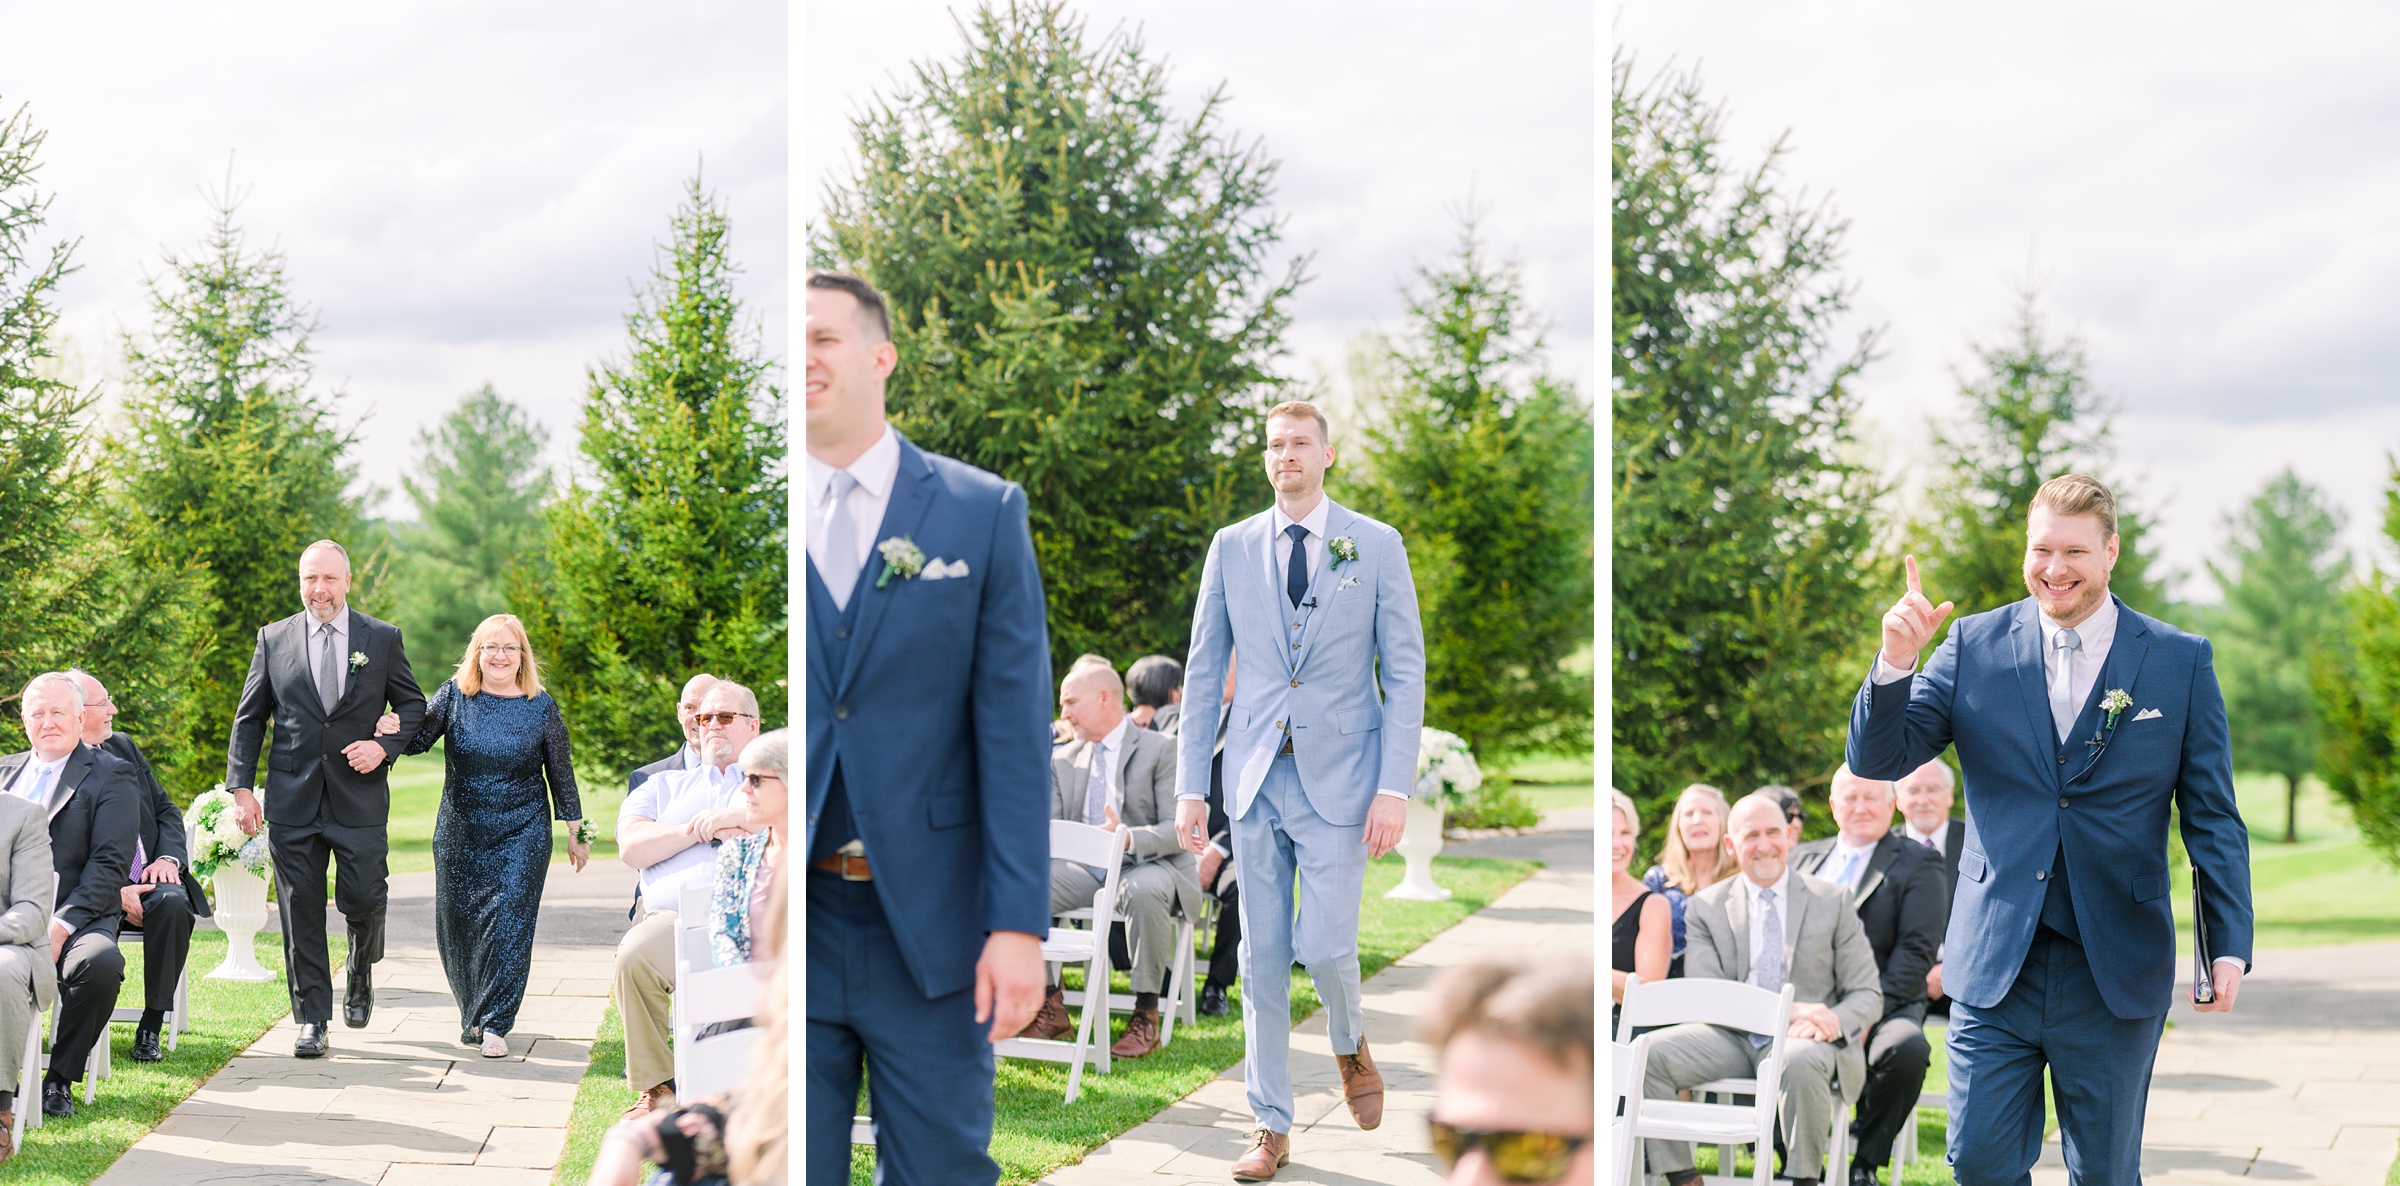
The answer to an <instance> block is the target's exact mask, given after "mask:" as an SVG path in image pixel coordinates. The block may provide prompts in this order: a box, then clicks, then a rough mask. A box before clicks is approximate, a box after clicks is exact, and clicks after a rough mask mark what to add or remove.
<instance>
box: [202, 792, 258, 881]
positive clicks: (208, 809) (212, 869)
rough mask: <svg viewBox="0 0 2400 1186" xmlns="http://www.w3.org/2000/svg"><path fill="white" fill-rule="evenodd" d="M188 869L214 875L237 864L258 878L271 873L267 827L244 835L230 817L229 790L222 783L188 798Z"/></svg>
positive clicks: (231, 807) (231, 808) (231, 804)
mask: <svg viewBox="0 0 2400 1186" xmlns="http://www.w3.org/2000/svg"><path fill="white" fill-rule="evenodd" d="M192 841H193V843H192V872H194V873H197V874H199V875H200V876H202V877H214V876H216V873H217V870H219V869H221V868H224V867H225V866H226V865H229V864H230V865H240V866H241V867H242V868H244V869H247V870H249V871H250V872H251V873H252V874H255V875H256V876H257V877H259V878H260V879H261V880H271V879H272V878H273V877H274V875H275V858H274V856H273V854H272V853H270V852H269V850H268V848H267V830H266V829H265V828H260V829H259V830H258V835H256V836H245V835H243V834H242V828H241V825H240V824H238V823H236V822H234V818H233V792H231V791H228V790H226V789H225V784H224V783H218V784H217V785H216V786H214V787H211V788H209V789H208V790H206V791H203V792H201V794H200V797H199V798H197V799H194V800H192Z"/></svg>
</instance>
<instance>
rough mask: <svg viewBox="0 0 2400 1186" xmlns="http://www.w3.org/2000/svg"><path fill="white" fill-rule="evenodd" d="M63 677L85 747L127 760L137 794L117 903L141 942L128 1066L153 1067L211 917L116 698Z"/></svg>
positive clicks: (167, 806)
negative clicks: (199, 935)
mask: <svg viewBox="0 0 2400 1186" xmlns="http://www.w3.org/2000/svg"><path fill="white" fill-rule="evenodd" d="M68 674H69V675H72V676H74V677H75V682H76V684H77V685H79V686H81V687H82V688H83V743H84V744H85V745H88V746H91V747H93V748H95V749H98V750H101V751H103V752H106V753H109V754H113V755H115V756H116V758H117V760H118V761H120V762H123V763H125V767H126V769H128V770H129V771H131V772H132V774H133V780H134V786H135V787H136V788H137V790H138V792H139V794H138V800H139V802H140V804H141V828H140V831H138V832H136V833H135V835H134V840H133V865H132V866H131V871H132V877H131V881H130V884H127V885H126V886H124V887H123V888H122V889H120V890H119V891H118V893H117V899H118V906H119V908H120V909H122V910H123V911H124V915H125V921H124V927H125V929H127V930H131V931H135V932H137V933H139V934H140V935H141V937H142V1017H141V1020H140V1021H139V1022H138V1023H136V1024H135V1026H134V1030H133V1061H135V1062H157V1061H159V1060H160V1059H162V1058H165V1057H166V1052H165V1051H163V1050H161V1049H159V1045H158V1033H159V1029H160V1027H161V1026H163V1025H164V1024H165V1022H166V1017H167V1013H168V1012H169V1011H170V1010H172V1009H174V1008H175V985H176V984H177V983H178V982H179V981H180V980H181V979H182V977H183V966H184V964H185V963H186V962H187V961H189V960H190V959H191V955H192V927H193V925H194V922H193V920H194V919H195V918H207V917H209V915H210V913H211V912H210V910H209V906H208V895H207V893H205V892H203V891H202V890H201V888H200V878H199V877H198V876H196V875H194V874H193V873H192V872H191V868H190V861H189V859H188V857H189V853H188V852H187V851H186V849H185V840H184V835H183V812H182V811H180V810H178V809H177V808H176V806H175V801H174V800H173V799H170V798H168V797H167V788H165V787H163V786H160V785H159V782H158V775H157V774H156V773H155V772H154V771H152V770H151V769H150V759H149V757H148V756H147V755H145V754H143V753H142V747H141V746H140V745H138V744H135V742H134V740H133V738H132V737H131V736H128V735H127V734H125V733H124V732H122V731H120V730H118V729H117V728H116V727H115V725H114V723H113V722H114V721H115V720H116V716H117V705H116V701H114V700H111V699H110V698H109V695H108V689H107V688H105V687H102V686H101V684H100V681H99V680H97V679H95V678H93V677H92V675H91V673H90V672H86V671H71V672H68Z"/></svg>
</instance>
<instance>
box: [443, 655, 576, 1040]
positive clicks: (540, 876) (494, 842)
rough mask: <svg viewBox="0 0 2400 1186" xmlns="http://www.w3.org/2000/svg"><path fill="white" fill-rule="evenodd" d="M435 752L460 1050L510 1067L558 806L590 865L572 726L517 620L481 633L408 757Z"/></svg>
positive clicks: (449, 965) (447, 959)
mask: <svg viewBox="0 0 2400 1186" xmlns="http://www.w3.org/2000/svg"><path fill="white" fill-rule="evenodd" d="M395 723H396V722H395ZM435 741H442V742H443V743H444V744H443V746H442V762H443V774H442V807H441V812H440V814H439V815H437V816H436V817H435V818H434V824H433V912H434V913H433V934H434V942H435V943H436V944H437V945H439V946H440V948H441V951H442V970H443V971H444V972H447V973H448V974H449V977H450V994H451V995H452V996H453V997H455V998H457V1000H458V1018H459V1036H458V1040H459V1041H460V1042H462V1043H464V1044H466V1045H469V1046H476V1045H480V1046H481V1047H482V1052H483V1056H484V1057H485V1058H506V1057H507V1056H508V1031H509V1030H510V1029H511V1028H513V1027H514V1026H515V1025H516V1021H517V1007H518V1006H520V1005H522V1004H524V1002H525V980H526V977H527V975H528V974H529V973H530V972H531V971H532V968H533V926H534V919H535V916H536V915H538V914H539V913H540V911H541V905H542V885H543V883H544V881H545V880H547V879H548V877H549V874H550V855H551V851H552V845H551V826H550V819H551V816H552V813H553V807H554V806H555V811H556V815H557V817H558V819H559V820H561V821H563V822H564V823H565V824H566V826H567V834H568V837H569V839H568V841H567V859H568V860H569V861H570V862H572V863H573V864H574V866H575V871H576V872H578V873H580V872H582V871H583V866H584V862H586V861H588V860H590V859H591V854H592V846H591V830H590V829H589V828H588V827H586V826H585V825H584V819H583V802H582V800H581V799H580V798H578V797H577V795H576V793H575V768H574V766H573V764H572V763H570V762H569V760H568V754H567V725H566V722H565V721H563V720H561V719H559V715H558V702H557V701H556V700H553V699H551V698H550V694H549V693H548V692H545V691H543V690H542V673H541V667H540V665H539V664H537V663H536V662H535V661H534V658H533V648H532V646H531V645H530V644H529V643H528V642H527V641H526V638H525V624H524V623H523V622H520V621H518V620H517V618H516V615H514V614H494V615H492V616H491V617H488V618H485V619H484V620H483V624H482V625H480V626H477V627H476V628H475V637H474V638H472V639H470V640H469V641H468V642H467V653H466V656H465V657H464V658H462V659H460V660H459V663H458V673H457V674H456V675H454V676H452V677H451V678H450V679H448V680H445V681H443V682H442V686H441V687H440V688H439V689H437V690H436V691H435V692H434V694H433V699H432V701H431V703H429V704H427V705H426V707H425V723H424V724H423V725H421V726H419V727H418V729H417V734H416V736H415V737H412V738H410V739H409V742H408V752H409V753H412V754H421V753H424V752H425V751H426V750H429V749H432V748H433V743H434V742H435Z"/></svg>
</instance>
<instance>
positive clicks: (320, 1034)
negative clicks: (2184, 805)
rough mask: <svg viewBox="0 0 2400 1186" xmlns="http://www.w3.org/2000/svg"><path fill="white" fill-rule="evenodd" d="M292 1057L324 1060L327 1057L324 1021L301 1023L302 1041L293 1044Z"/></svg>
mask: <svg viewBox="0 0 2400 1186" xmlns="http://www.w3.org/2000/svg"><path fill="white" fill-rule="evenodd" d="M292 1057H294V1058H323V1057H325V1023H324V1022H322V1021H303V1022H301V1023H300V1040H299V1041H297V1042H294V1043H292Z"/></svg>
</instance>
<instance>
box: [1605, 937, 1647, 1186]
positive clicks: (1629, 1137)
mask: <svg viewBox="0 0 2400 1186" xmlns="http://www.w3.org/2000/svg"><path fill="white" fill-rule="evenodd" d="M1628 979H1631V978H1630V977H1629V978H1628ZM1649 1066H1650V1037H1649V1035H1647V1034H1644V1035H1643V1036H1641V1037H1639V1038H1635V1039H1634V1040H1633V1041H1632V1042H1629V1043H1628V1042H1611V1043H1609V1059H1608V1067H1609V1073H1610V1077H1611V1079H1612V1080H1613V1082H1614V1084H1615V1090H1614V1091H1613V1092H1612V1093H1611V1094H1612V1095H1613V1096H1614V1097H1615V1099H1614V1102H1613V1103H1612V1104H1611V1105H1610V1108H1609V1117H1610V1119H1609V1126H1608V1132H1609V1149H1610V1150H1611V1151H1612V1152H1614V1153H1615V1154H1616V1156H1615V1158H1614V1159H1613V1163H1612V1164H1611V1165H1610V1166H1609V1180H1610V1181H1611V1182H1613V1183H1614V1184H1615V1186H1632V1183H1633V1145H1634V1139H1633V1130H1634V1127H1635V1126H1636V1125H1638V1124H1640V1123H1641V1120H1642V1076H1643V1074H1644V1073H1645V1072H1646V1071H1647V1070H1648V1069H1649Z"/></svg>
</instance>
